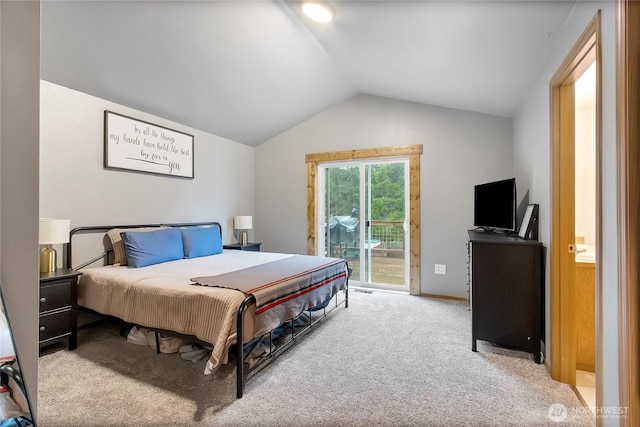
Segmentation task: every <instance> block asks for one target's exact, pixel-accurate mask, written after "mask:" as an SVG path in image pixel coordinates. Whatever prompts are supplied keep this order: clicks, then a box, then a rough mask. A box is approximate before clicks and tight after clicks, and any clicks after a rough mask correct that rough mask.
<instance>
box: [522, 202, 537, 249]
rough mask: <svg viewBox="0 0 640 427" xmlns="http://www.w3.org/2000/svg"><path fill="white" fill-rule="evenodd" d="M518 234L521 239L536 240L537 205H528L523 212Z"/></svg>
mask: <svg viewBox="0 0 640 427" xmlns="http://www.w3.org/2000/svg"><path fill="white" fill-rule="evenodd" d="M518 236H520V237H522V238H523V239H533V240H538V205H537V204H533V205H528V206H527V210H526V211H525V212H524V218H522V224H521V225H520V230H519V231H518Z"/></svg>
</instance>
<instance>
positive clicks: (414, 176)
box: [306, 144, 422, 295]
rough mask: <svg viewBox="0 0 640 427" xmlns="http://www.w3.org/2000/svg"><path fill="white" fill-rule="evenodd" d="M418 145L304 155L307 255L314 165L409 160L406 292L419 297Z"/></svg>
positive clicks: (312, 229) (313, 216)
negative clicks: (407, 274)
mask: <svg viewBox="0 0 640 427" xmlns="http://www.w3.org/2000/svg"><path fill="white" fill-rule="evenodd" d="M421 155H422V144H415V145H401V146H397V147H381V148H369V149H362V150H347V151H334V152H328V153H316V154H307V155H306V162H307V253H308V254H309V255H315V254H316V253H317V248H316V224H317V221H318V218H317V211H316V196H317V192H316V191H317V190H316V176H317V174H318V163H321V162H336V161H345V160H364V159H367V160H371V159H388V158H393V157H408V158H409V257H410V258H409V293H410V294H411V295H420V156H421Z"/></svg>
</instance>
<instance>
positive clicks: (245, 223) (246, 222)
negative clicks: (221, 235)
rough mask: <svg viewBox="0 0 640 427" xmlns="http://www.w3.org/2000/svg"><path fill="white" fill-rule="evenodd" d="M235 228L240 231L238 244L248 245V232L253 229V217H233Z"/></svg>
mask: <svg viewBox="0 0 640 427" xmlns="http://www.w3.org/2000/svg"><path fill="white" fill-rule="evenodd" d="M233 228H234V229H235V230H239V231H240V239H239V241H238V243H240V244H241V245H242V246H244V245H246V244H247V234H248V233H247V230H251V229H252V228H253V217H252V216H250V215H240V216H235V217H233Z"/></svg>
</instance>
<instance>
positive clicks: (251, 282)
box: [191, 255, 348, 333]
mask: <svg viewBox="0 0 640 427" xmlns="http://www.w3.org/2000/svg"><path fill="white" fill-rule="evenodd" d="M347 278H348V271H347V263H346V261H345V260H344V259H340V258H325V257H318V256H309V255H294V256H292V257H289V258H285V259H281V260H278V261H272V262H269V263H265V264H261V265H257V266H254V267H249V268H245V269H242V270H237V271H232V272H229V273H224V274H220V275H217V276H203V277H194V278H192V279H191V280H192V281H194V282H196V283H197V284H200V285H204V286H214V287H221V288H228V289H236V290H239V291H241V292H243V293H244V294H245V295H253V296H254V297H255V298H256V321H257V322H256V323H257V324H259V325H261V326H263V327H264V328H265V329H267V328H270V329H273V328H275V327H277V326H278V325H279V324H280V323H282V322H284V321H288V320H291V319H293V318H295V317H297V316H298V315H299V314H300V313H302V312H303V311H304V310H308V309H310V308H312V307H314V306H316V305H318V304H320V303H322V302H324V301H325V300H326V299H327V298H328V297H331V296H333V295H335V294H336V293H337V292H338V291H340V290H342V289H345V288H346V286H347ZM268 330H269V329H267V330H265V331H256V332H257V333H258V332H267V331H268Z"/></svg>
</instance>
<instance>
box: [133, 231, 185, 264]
mask: <svg viewBox="0 0 640 427" xmlns="http://www.w3.org/2000/svg"><path fill="white" fill-rule="evenodd" d="M122 242H123V243H124V250H125V252H126V253H127V260H128V263H129V265H130V266H131V267H136V268H137V267H145V266H147V265H153V264H159V263H161V262H166V261H174V260H176V259H182V258H183V256H184V252H183V246H182V234H181V233H180V230H178V229H176V228H163V229H160V230H157V231H147V232H142V231H125V232H123V233H122Z"/></svg>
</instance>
